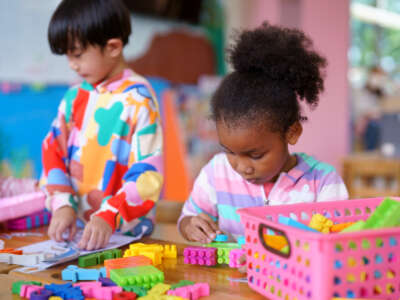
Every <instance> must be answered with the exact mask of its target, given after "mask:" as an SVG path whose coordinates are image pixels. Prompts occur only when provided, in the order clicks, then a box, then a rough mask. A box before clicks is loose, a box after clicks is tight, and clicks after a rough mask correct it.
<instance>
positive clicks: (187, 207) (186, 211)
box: [178, 160, 218, 228]
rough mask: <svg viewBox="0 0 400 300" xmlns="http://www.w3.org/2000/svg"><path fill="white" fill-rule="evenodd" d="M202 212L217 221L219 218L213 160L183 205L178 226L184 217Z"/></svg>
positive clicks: (202, 172) (197, 180) (204, 169)
mask: <svg viewBox="0 0 400 300" xmlns="http://www.w3.org/2000/svg"><path fill="white" fill-rule="evenodd" d="M200 213H205V214H207V215H208V216H210V217H211V219H213V220H214V221H215V222H217V220H218V210H217V196H216V191H215V187H214V183H213V160H211V161H210V162H209V163H208V164H207V165H206V166H205V167H204V168H203V169H202V170H201V171H200V174H199V175H198V176H197V178H196V180H195V182H194V185H193V189H192V192H191V193H190V196H189V199H187V200H186V202H185V204H184V205H183V208H182V213H181V215H180V217H179V220H178V228H180V222H181V221H182V219H183V218H184V217H187V216H197V215H198V214H200Z"/></svg>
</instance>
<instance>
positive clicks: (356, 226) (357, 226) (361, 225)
mask: <svg viewBox="0 0 400 300" xmlns="http://www.w3.org/2000/svg"><path fill="white" fill-rule="evenodd" d="M364 226H365V221H363V220H361V221H358V222H355V223H354V224H352V225H351V226H349V227H347V228H345V229H343V230H342V231H341V232H340V233H346V232H354V231H360V230H363V229H364Z"/></svg>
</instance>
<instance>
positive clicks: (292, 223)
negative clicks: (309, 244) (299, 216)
mask: <svg viewBox="0 0 400 300" xmlns="http://www.w3.org/2000/svg"><path fill="white" fill-rule="evenodd" d="M278 222H279V223H280V224H284V225H287V226H291V227H295V228H297V229H302V230H307V231H312V232H318V233H319V231H318V230H316V229H314V228H311V227H309V226H307V225H304V224H303V223H300V222H298V221H296V220H293V219H292V218H288V217H284V216H279V218H278Z"/></svg>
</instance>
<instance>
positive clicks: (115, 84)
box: [92, 69, 134, 94]
mask: <svg viewBox="0 0 400 300" xmlns="http://www.w3.org/2000/svg"><path fill="white" fill-rule="evenodd" d="M133 74H134V73H133V71H132V70H130V69H124V70H123V71H122V72H121V73H119V74H117V75H115V76H113V77H111V78H109V79H107V80H104V81H102V82H100V83H97V84H94V85H92V86H93V88H94V89H96V90H97V92H98V93H100V94H103V93H107V92H112V91H114V90H116V89H118V88H119V87H120V86H121V84H122V83H123V82H124V81H125V80H126V79H127V78H129V77H131V76H132V75H133Z"/></svg>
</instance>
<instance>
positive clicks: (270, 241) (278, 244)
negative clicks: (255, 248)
mask: <svg viewBox="0 0 400 300" xmlns="http://www.w3.org/2000/svg"><path fill="white" fill-rule="evenodd" d="M263 238H264V242H265V244H267V246H269V247H271V248H272V249H276V250H279V251H280V250H281V249H282V248H284V247H285V246H287V245H288V241H287V239H286V238H285V237H284V236H283V235H273V234H263Z"/></svg>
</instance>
